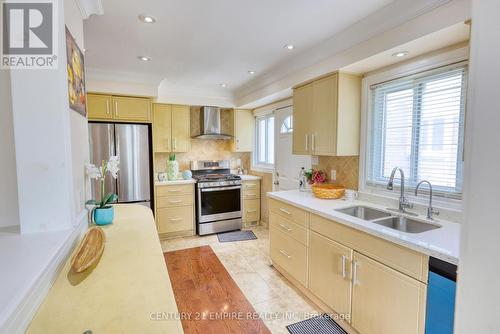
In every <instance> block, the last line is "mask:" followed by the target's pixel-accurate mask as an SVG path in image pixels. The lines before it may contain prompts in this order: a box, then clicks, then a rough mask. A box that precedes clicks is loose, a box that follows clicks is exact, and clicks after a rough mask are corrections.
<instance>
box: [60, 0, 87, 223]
mask: <svg viewBox="0 0 500 334" xmlns="http://www.w3.org/2000/svg"><path fill="white" fill-rule="evenodd" d="M64 19H65V23H66V26H67V27H68V30H69V31H70V32H71V35H72V36H73V37H74V38H75V40H76V43H77V44H78V46H79V47H80V50H83V49H84V47H85V46H84V39H83V20H82V14H81V12H80V9H79V8H78V6H77V4H76V2H75V0H65V1H64ZM67 110H68V113H69V116H70V132H71V162H72V174H73V199H74V219H73V223H74V224H75V225H76V224H79V223H80V222H81V220H83V219H86V211H85V205H84V204H85V200H86V199H89V196H90V182H89V180H88V178H87V175H86V173H85V168H84V166H85V163H87V162H89V134H88V122H87V119H86V118H85V117H83V116H82V115H80V114H79V113H77V112H76V111H74V110H71V109H70V108H69V105H68V107H67Z"/></svg>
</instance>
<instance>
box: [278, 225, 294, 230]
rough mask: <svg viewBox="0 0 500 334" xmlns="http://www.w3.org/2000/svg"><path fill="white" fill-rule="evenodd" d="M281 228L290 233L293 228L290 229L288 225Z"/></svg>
mask: <svg viewBox="0 0 500 334" xmlns="http://www.w3.org/2000/svg"><path fill="white" fill-rule="evenodd" d="M280 227H281V228H282V229H284V230H286V231H288V232H291V231H292V229H291V228H289V227H288V226H286V225H283V224H280Z"/></svg>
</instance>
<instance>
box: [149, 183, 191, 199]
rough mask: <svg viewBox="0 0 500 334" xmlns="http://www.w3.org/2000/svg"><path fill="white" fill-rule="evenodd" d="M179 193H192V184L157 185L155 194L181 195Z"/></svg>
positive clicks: (159, 195)
mask: <svg viewBox="0 0 500 334" xmlns="http://www.w3.org/2000/svg"><path fill="white" fill-rule="evenodd" d="M181 194H194V185H193V184H175V185H168V186H157V187H156V196H158V197H161V196H171V195H181Z"/></svg>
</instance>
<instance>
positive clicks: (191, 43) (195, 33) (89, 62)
mask: <svg viewBox="0 0 500 334" xmlns="http://www.w3.org/2000/svg"><path fill="white" fill-rule="evenodd" d="M391 2H392V0H314V1H311V0H254V1H247V0H192V1H186V0H143V1H127V2H126V4H124V1H123V0H106V1H104V15H102V16H91V17H90V18H89V19H88V20H86V21H85V25H84V29H85V46H86V49H87V51H86V66H87V67H88V68H91V69H92V70H98V71H99V70H105V71H106V72H107V73H113V72H116V73H122V74H123V73H129V74H130V73H132V74H133V73H137V74H140V76H141V77H146V76H151V77H155V78H163V81H162V84H161V86H162V87H163V88H164V89H167V90H168V89H172V90H175V91H178V92H180V91H184V92H186V91H193V92H196V93H197V94H201V95H205V96H213V95H214V94H215V95H216V94H221V95H228V94H232V93H233V92H234V91H235V90H236V89H237V88H238V87H241V86H242V85H244V84H245V83H247V82H248V81H250V80H251V79H253V78H254V77H255V76H258V75H259V74H261V73H264V72H266V71H269V70H270V69H272V68H273V67H275V66H277V65H278V64H280V63H282V62H283V61H286V60H288V59H290V58H291V57H293V56H294V54H296V53H297V52H300V51H301V50H305V49H307V48H310V47H312V46H314V45H317V44H318V43H321V42H322V41H324V40H325V39H327V38H329V37H331V36H333V35H335V34H336V33H338V32H339V31H342V30H343V29H345V28H347V27H348V26H350V25H352V24H354V23H355V22H357V21H359V20H361V19H362V18H364V17H366V16H367V15H369V14H371V13H373V12H375V11H377V10H379V9H381V8H382V7H384V6H386V5H388V4H389V3H391ZM143 13H146V14H150V15H153V16H154V17H155V18H156V19H157V22H156V23H155V24H145V23H142V22H140V21H139V20H138V15H139V14H143ZM287 43H292V44H294V45H296V47H297V48H296V50H294V51H287V50H285V49H283V45H285V44H287ZM139 55H141V56H142V55H145V56H149V57H151V58H152V61H151V62H141V61H139V60H138V59H137V56H139ZM248 70H255V71H257V74H256V75H255V76H251V75H249V74H248V73H247V71H248ZM219 83H225V84H227V88H225V89H224V88H221V87H219V85H218V84H219Z"/></svg>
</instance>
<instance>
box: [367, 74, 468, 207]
mask: <svg viewBox="0 0 500 334" xmlns="http://www.w3.org/2000/svg"><path fill="white" fill-rule="evenodd" d="M466 82H467V67H466V65H464V64H461V65H453V66H448V67H445V68H440V69H437V70H433V71H427V72H425V73H420V74H418V75H414V76H410V77H405V78H401V79H397V80H393V81H389V82H385V83H381V84H378V85H374V86H372V87H370V97H371V101H370V103H371V107H370V111H369V113H368V136H367V138H368V143H367V168H366V175H365V182H366V185H367V186H372V187H385V185H386V184H387V181H388V178H389V176H390V174H391V171H392V169H393V168H394V167H395V166H398V167H400V168H402V169H403V170H404V172H405V181H406V184H409V188H410V189H411V188H414V187H415V186H416V184H417V183H418V182H419V181H421V180H424V179H425V180H428V181H430V182H431V183H432V185H433V186H434V189H435V191H436V194H437V195H441V196H446V197H452V198H457V199H459V198H461V193H462V167H463V161H462V156H463V142H464V117H465V94H466Z"/></svg>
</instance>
